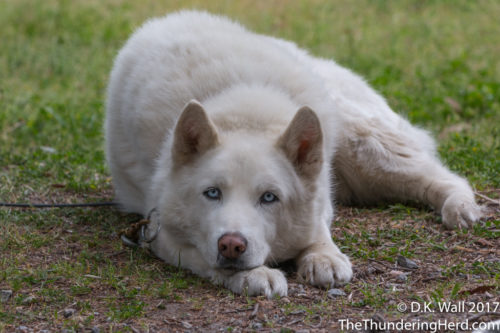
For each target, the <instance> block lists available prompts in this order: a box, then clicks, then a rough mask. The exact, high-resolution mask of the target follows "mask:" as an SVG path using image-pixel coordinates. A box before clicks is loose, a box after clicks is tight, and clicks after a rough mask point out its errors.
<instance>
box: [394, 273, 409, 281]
mask: <svg viewBox="0 0 500 333" xmlns="http://www.w3.org/2000/svg"><path fill="white" fill-rule="evenodd" d="M396 281H398V282H406V281H408V275H406V274H401V275H398V276H397V277H396Z"/></svg>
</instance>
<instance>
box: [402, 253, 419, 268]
mask: <svg viewBox="0 0 500 333" xmlns="http://www.w3.org/2000/svg"><path fill="white" fill-rule="evenodd" d="M397 262H398V265H399V266H401V267H404V268H410V269H417V268H418V265H417V263H416V262H414V261H413V260H411V259H408V258H405V257H403V256H398V258H397Z"/></svg>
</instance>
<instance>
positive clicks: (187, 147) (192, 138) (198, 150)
mask: <svg viewBox="0 0 500 333" xmlns="http://www.w3.org/2000/svg"><path fill="white" fill-rule="evenodd" d="M218 143H219V139H218V135H217V130H216V129H215V126H214V125H213V124H212V122H211V121H210V119H209V118H208V115H207V113H206V112H205V110H204V109H203V106H201V104H200V103H199V102H198V101H195V100H192V101H190V102H189V103H188V104H187V105H186V106H185V107H184V110H183V111H182V114H181V116H180V117H179V120H178V121H177V125H176V126H175V131H174V144H173V147H172V159H173V161H174V163H175V164H176V165H184V164H187V163H190V162H192V161H194V160H195V159H196V158H197V157H199V156H201V155H202V154H203V153H205V152H206V151H207V150H209V149H211V148H214V147H215V146H216V145H217V144H218Z"/></svg>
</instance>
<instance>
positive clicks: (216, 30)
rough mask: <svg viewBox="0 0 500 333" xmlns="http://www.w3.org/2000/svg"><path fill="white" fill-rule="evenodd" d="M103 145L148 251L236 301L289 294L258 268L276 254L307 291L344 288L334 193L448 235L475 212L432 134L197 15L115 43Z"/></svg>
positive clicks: (293, 53) (324, 65) (365, 92)
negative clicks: (291, 262)
mask: <svg viewBox="0 0 500 333" xmlns="http://www.w3.org/2000/svg"><path fill="white" fill-rule="evenodd" d="M106 140H107V157H108V162H109V166H110V168H111V173H112V176H113V181H114V186H115V189H116V196H117V200H118V202H119V203H120V204H121V205H122V207H123V209H125V210H127V211H133V212H138V213H142V214H144V215H147V214H148V212H150V211H151V210H152V209H155V210H156V214H153V218H152V222H151V223H153V224H154V223H157V224H159V225H161V230H160V232H159V234H158V237H157V238H156V239H155V241H154V242H153V243H152V244H151V248H152V250H153V251H154V253H155V254H156V255H158V256H159V257H160V258H162V259H163V260H165V261H166V262H168V263H170V264H172V265H180V266H182V267H185V268H187V269H189V270H191V271H193V272H194V273H196V274H198V275H201V276H205V277H209V278H210V279H212V280H213V281H214V282H215V283H221V284H223V285H225V286H226V287H227V288H229V289H231V290H232V291H234V292H236V293H245V292H246V293H248V294H249V295H266V296H268V297H270V296H272V295H276V294H277V295H286V294H287V282H286V279H285V276H284V275H283V273H282V272H281V271H280V270H278V269H275V268H270V267H269V266H272V265H273V264H276V263H279V262H282V261H284V260H288V259H295V260H296V264H297V269H298V275H299V277H301V278H302V279H303V280H304V281H306V282H308V283H311V284H313V285H316V286H321V287H327V286H333V285H335V284H341V283H344V282H346V281H349V280H350V279H351V276H352V269H351V263H350V261H349V259H348V258H347V256H345V255H344V254H342V253H341V252H340V250H339V248H338V247H337V246H336V245H335V244H334V243H333V241H332V237H331V234H330V230H329V226H330V223H331V221H332V218H333V214H334V209H333V204H332V202H333V199H334V198H335V199H336V200H338V201H340V202H343V203H361V204H372V203H376V202H380V201H396V200H397V201H409V200H410V201H411V200H414V201H420V202H424V203H426V204H429V205H431V206H433V207H434V208H435V209H436V210H437V211H439V212H440V213H441V214H442V220H443V223H444V224H445V225H446V226H447V227H450V228H452V227H467V226H468V225H471V224H472V223H474V222H475V221H476V220H477V219H478V218H479V217H480V209H479V207H478V206H477V205H476V203H475V201H474V195H473V192H472V190H471V188H470V187H469V185H468V184H467V181H465V180H464V179H462V178H460V177H459V176H457V175H455V174H453V173H452V172H450V171H449V170H448V169H447V168H446V167H444V166H443V165H442V164H441V163H440V161H439V160H438V158H437V157H436V152H435V148H434V142H433V140H432V139H431V138H430V137H429V135H428V134H427V133H426V132H425V131H423V130H421V129H418V128H416V127H413V126H411V125H410V124H409V123H408V122H407V121H406V120H405V119H403V118H401V117H400V116H398V115H396V114H395V113H394V112H393V111H392V110H391V109H390V108H389V106H388V105H387V104H386V102H385V101H384V99H383V98H382V97H380V96H379V95H378V94H377V93H376V92H375V91H374V90H373V89H371V88H370V87H369V86H368V85H367V84H366V83H365V82H364V81H363V80H362V79H361V78H360V77H358V76H356V75H355V74H353V73H351V72H350V71H349V70H347V69H345V68H342V67H340V66H339V65H337V64H336V63H335V62H333V61H331V60H324V59H319V58H315V57H312V56H310V55H309V54H308V53H307V52H305V51H303V50H301V49H299V48H298V47H297V46H296V45H295V44H293V43H290V42H287V41H284V40H280V39H276V38H272V37H267V36H262V35H258V34H255V33H252V32H249V31H248V30H246V29H245V28H243V27H242V26H240V25H238V24H236V23H234V22H232V21H230V20H228V19H226V18H222V17H218V16H213V15H210V14H208V13H204V12H194V11H183V12H179V13H175V14H171V15H168V16H166V17H163V18H159V19H153V20H150V21H148V22H147V23H146V24H144V26H143V27H142V28H140V29H139V30H138V31H136V32H135V33H134V34H133V36H132V37H131V38H130V40H129V41H128V42H127V43H126V45H125V46H124V47H123V49H122V50H121V52H120V53H119V55H118V57H117V59H116V62H115V65H114V68H113V71H112V73H111V79H110V83H109V89H108V101H107V119H106ZM149 229H156V228H149Z"/></svg>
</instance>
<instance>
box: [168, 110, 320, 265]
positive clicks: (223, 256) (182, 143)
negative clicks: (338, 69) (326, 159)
mask: <svg viewBox="0 0 500 333" xmlns="http://www.w3.org/2000/svg"><path fill="white" fill-rule="evenodd" d="M169 149H170V150H171V151H170V154H171V166H170V172H169V175H168V181H167V184H166V185H165V187H166V188H164V190H163V191H162V195H161V198H160V199H159V200H160V202H159V205H161V207H159V208H160V211H161V214H162V215H163V217H162V220H163V221H164V222H163V223H164V224H166V225H165V227H166V228H167V229H168V231H169V233H171V234H172V235H173V237H174V238H175V239H176V241H177V242H179V243H180V244H183V246H184V245H185V246H186V247H195V248H196V249H197V250H198V251H199V253H200V254H201V256H202V257H203V259H204V260H205V261H206V262H207V263H208V264H209V265H210V266H211V267H213V268H215V269H221V270H224V269H229V270H243V269H250V268H253V267H257V266H260V265H263V264H265V263H272V262H273V261H275V260H283V259H288V258H292V257H294V256H295V255H296V254H297V253H294V251H298V250H299V249H301V248H303V247H301V246H304V245H303V244H301V242H303V241H305V240H309V239H310V237H309V233H310V232H311V230H310V229H311V228H308V224H309V223H311V221H309V220H310V219H312V218H313V216H314V215H315V213H314V202H313V201H314V200H313V198H314V196H315V191H316V183H317V177H318V174H319V173H320V171H321V170H322V168H323V147H322V131H321V127H320V123H319V120H318V118H317V116H316V115H315V113H314V112H313V111H311V110H310V109H309V108H307V107H303V108H301V109H300V110H299V111H298V112H297V114H296V115H295V117H294V118H293V120H292V121H291V123H290V124H289V125H288V127H287V128H286V130H284V131H283V132H282V133H280V135H278V136H277V137H273V138H271V139H270V138H269V136H268V135H258V134H256V132H247V131H218V129H217V128H216V126H215V125H214V124H213V123H212V121H211V120H210V119H209V117H208V116H207V113H206V112H205V111H204V109H203V107H202V106H201V105H200V104H199V103H197V102H195V101H192V102H190V103H189V104H188V105H187V106H186V107H185V109H184V111H183V113H182V114H181V116H180V118H179V120H178V122H177V125H176V127H175V130H174V133H173V139H172V141H171V145H170V146H169ZM165 246H168V244H166V245H165ZM287 257H288V258H287ZM181 264H182V263H181Z"/></svg>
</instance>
